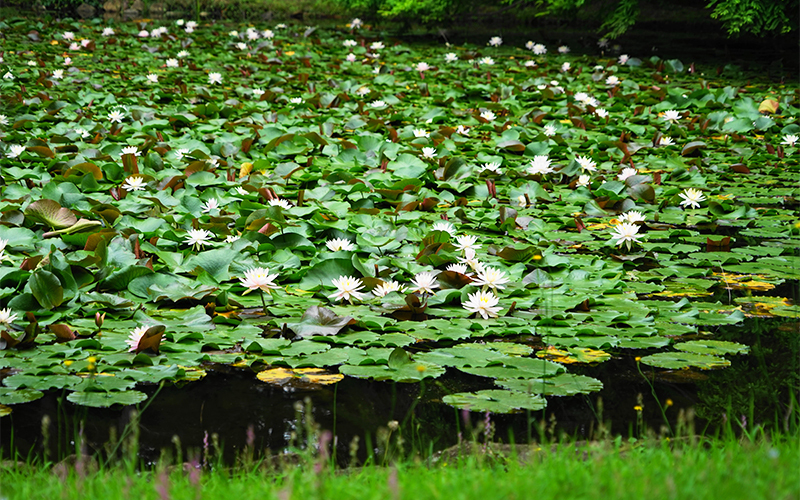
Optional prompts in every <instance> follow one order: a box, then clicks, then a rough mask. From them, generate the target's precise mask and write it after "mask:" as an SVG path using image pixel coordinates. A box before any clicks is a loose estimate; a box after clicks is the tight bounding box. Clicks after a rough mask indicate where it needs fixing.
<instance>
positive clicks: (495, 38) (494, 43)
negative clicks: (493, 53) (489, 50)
mask: <svg viewBox="0 0 800 500" xmlns="http://www.w3.org/2000/svg"><path fill="white" fill-rule="evenodd" d="M488 45H491V46H492V47H499V46H501V45H503V39H502V38H500V37H499V36H493V37H492V38H490V39H489V43H488Z"/></svg>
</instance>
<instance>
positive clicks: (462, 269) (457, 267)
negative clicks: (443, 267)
mask: <svg viewBox="0 0 800 500" xmlns="http://www.w3.org/2000/svg"><path fill="white" fill-rule="evenodd" d="M447 270H448V271H452V272H454V273H459V274H463V275H466V274H467V265H466V264H450V265H449V266H447Z"/></svg>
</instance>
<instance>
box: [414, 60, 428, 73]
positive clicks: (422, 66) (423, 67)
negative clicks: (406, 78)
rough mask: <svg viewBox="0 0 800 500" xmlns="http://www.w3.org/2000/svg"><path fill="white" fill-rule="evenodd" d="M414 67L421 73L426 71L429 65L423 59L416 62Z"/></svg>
mask: <svg viewBox="0 0 800 500" xmlns="http://www.w3.org/2000/svg"><path fill="white" fill-rule="evenodd" d="M414 69H415V70H417V71H419V72H420V73H422V72H424V71H428V70H429V69H431V67H430V65H429V64H428V63H426V62H425V61H423V62H418V63H417V65H416V66H414Z"/></svg>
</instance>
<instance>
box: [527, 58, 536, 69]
mask: <svg viewBox="0 0 800 500" xmlns="http://www.w3.org/2000/svg"><path fill="white" fill-rule="evenodd" d="M525 67H526V68H535V67H536V61H534V60H533V59H528V60H527V61H525Z"/></svg>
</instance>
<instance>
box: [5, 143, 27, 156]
mask: <svg viewBox="0 0 800 500" xmlns="http://www.w3.org/2000/svg"><path fill="white" fill-rule="evenodd" d="M24 152H25V146H22V145H20V144H12V145H11V146H9V147H8V152H6V157H8V158H16V157H18V156H19V155H21V154H22V153H24Z"/></svg>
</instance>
